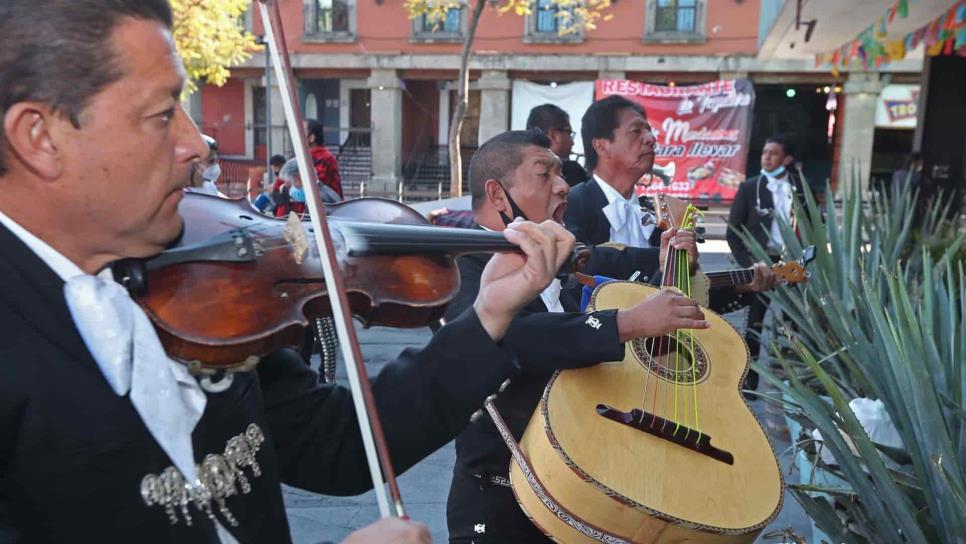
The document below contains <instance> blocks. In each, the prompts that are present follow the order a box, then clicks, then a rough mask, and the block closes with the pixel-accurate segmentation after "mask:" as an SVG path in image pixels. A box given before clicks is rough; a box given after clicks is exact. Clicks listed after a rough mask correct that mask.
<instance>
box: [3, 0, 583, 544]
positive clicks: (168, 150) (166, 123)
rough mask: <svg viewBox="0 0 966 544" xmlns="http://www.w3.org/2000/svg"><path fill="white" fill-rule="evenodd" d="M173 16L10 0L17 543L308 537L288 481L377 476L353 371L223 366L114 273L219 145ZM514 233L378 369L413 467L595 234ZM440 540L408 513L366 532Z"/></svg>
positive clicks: (10, 276)
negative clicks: (174, 330) (429, 337)
mask: <svg viewBox="0 0 966 544" xmlns="http://www.w3.org/2000/svg"><path fill="white" fill-rule="evenodd" d="M171 25H172V15H171V9H170V7H169V5H168V3H167V1H166V0H83V1H80V0H78V1H71V2H63V1H57V0H6V1H4V2H2V3H0V36H3V47H0V118H2V121H3V123H2V132H0V187H2V190H0V285H2V287H0V300H2V303H0V323H3V325H4V328H3V337H2V342H0V361H2V364H3V368H2V370H0V373H2V377H0V541H2V542H18V541H22V542H178V543H184V542H207V543H214V542H221V543H232V542H286V541H289V539H290V537H289V531H288V523H287V520H286V517H285V511H284V508H283V504H282V494H281V489H280V482H286V483H288V484H291V485H294V486H297V487H301V488H305V489H310V490H314V491H318V492H325V493H330V494H354V493H359V492H362V491H364V490H365V489H367V488H368V487H369V486H370V485H371V481H370V480H369V479H368V471H367V470H366V465H365V460H364V457H363V455H362V453H361V451H362V444H361V435H360V434H359V431H358V430H357V427H356V424H355V414H354V412H353V408H352V404H351V402H350V395H349V394H348V392H347V391H346V390H344V389H342V388H339V387H335V386H326V385H320V384H319V380H318V375H317V374H316V373H315V372H313V371H312V370H310V369H309V368H308V367H307V366H306V365H305V364H304V363H303V362H302V361H301V360H300V359H299V358H298V357H297V356H296V355H295V353H294V352H292V351H291V350H284V351H281V352H278V353H274V354H272V355H269V356H268V357H265V358H264V359H263V360H262V361H261V363H260V364H259V365H258V367H257V372H247V373H239V374H237V375H235V376H234V379H233V380H232V381H231V382H230V385H229V386H228V387H227V388H225V389H222V388H211V387H206V386H204V385H203V384H202V383H199V381H198V380H197V379H196V378H195V377H194V376H193V375H191V374H190V373H189V372H188V370H187V369H186V368H185V366H184V365H182V364H181V363H180V362H176V361H173V360H171V359H169V358H168V356H167V354H166V353H165V352H164V350H163V348H162V345H161V343H160V341H159V338H158V335H157V333H156V332H155V329H154V328H153V326H152V325H151V323H150V322H149V320H148V317H147V316H146V315H145V313H144V312H143V311H142V310H141V308H140V306H138V305H137V304H136V303H135V302H134V301H133V300H132V299H131V298H130V296H129V295H128V292H127V291H126V290H125V289H124V288H123V287H121V286H120V285H119V284H118V283H116V282H115V281H114V279H113V277H112V270H111V263H112V262H114V261H116V260H118V259H121V258H144V257H149V256H152V255H154V254H156V253H158V252H160V251H161V250H162V249H163V248H164V247H165V246H166V245H167V244H168V243H169V242H170V241H171V240H172V239H174V238H175V237H177V236H178V234H179V232H180V231H181V229H182V226H183V223H182V219H181V217H180V216H179V214H178V204H179V202H180V201H181V199H182V198H184V196H183V189H184V188H185V187H186V186H187V185H188V184H189V181H190V174H191V172H192V170H193V169H194V167H195V165H196V163H197V162H199V161H200V160H201V158H202V157H204V156H205V155H207V153H208V146H207V145H206V144H205V142H204V141H203V140H202V138H201V135H200V134H199V132H198V130H197V127H195V125H194V123H193V122H192V121H191V119H190V118H189V117H188V116H187V114H186V113H185V111H184V110H183V109H182V107H181V105H180V102H179V98H180V94H181V89H182V86H183V84H184V77H185V72H184V68H183V66H182V63H181V60H180V58H179V57H178V54H177V53H176V51H175V48H174V44H173V41H172V35H171ZM505 237H506V239H507V240H509V241H510V242H512V243H514V244H517V245H519V246H520V248H521V249H522V251H523V255H522V256H521V255H510V254H501V255H499V256H497V257H495V258H494V259H493V260H492V261H491V262H490V265H489V266H488V267H487V269H486V275H485V278H484V279H483V281H482V282H481V286H480V291H479V295H478V296H477V297H476V298H475V300H474V302H473V304H472V306H473V307H472V309H467V311H466V312H464V313H463V314H461V315H460V316H459V317H458V318H456V319H454V320H452V322H451V323H450V324H449V325H448V326H447V327H445V328H444V329H442V330H441V331H440V333H439V334H438V335H437V336H436V337H435V338H434V339H433V341H432V342H431V343H430V344H429V345H428V346H427V347H426V348H425V349H423V350H420V351H407V352H405V353H403V354H402V355H400V357H399V359H398V360H396V361H395V362H394V363H391V364H390V365H388V366H387V367H386V368H385V369H384V370H383V372H382V373H381V374H380V376H379V378H378V379H377V380H375V382H374V384H373V389H374V391H375V398H376V404H377V405H378V407H379V409H380V410H379V411H380V414H381V417H382V421H383V425H384V427H385V429H386V431H387V432H386V434H387V438H388V443H389V449H390V451H391V452H392V454H393V460H394V461H395V463H396V465H397V466H398V467H400V468H402V469H405V468H406V467H408V466H411V465H413V464H414V463H416V462H417V461H419V460H420V459H421V458H423V457H425V456H426V455H428V454H429V453H430V452H432V451H433V450H435V449H436V448H438V447H439V446H441V445H443V444H445V443H446V442H448V441H449V440H450V439H451V438H452V437H453V436H454V435H455V434H456V433H457V432H458V431H459V430H460V429H462V428H463V426H464V425H465V424H466V422H467V420H468V417H469V415H470V414H471V413H472V412H473V411H474V410H475V409H477V408H478V407H479V406H480V403H481V400H482V399H483V398H484V397H485V396H486V395H488V394H490V393H492V392H493V391H494V390H495V389H496V388H497V387H498V385H499V384H500V383H502V382H503V381H504V380H505V379H507V378H508V377H511V376H514V375H515V374H517V373H518V372H519V371H520V370H521V369H520V367H519V365H518V363H517V360H516V358H515V357H514V355H513V354H512V353H511V352H510V351H509V350H507V349H506V348H505V346H503V345H501V344H500V341H501V339H502V338H503V336H504V334H505V331H506V328H507V326H508V324H509V322H510V320H511V319H512V317H513V315H515V314H516V313H517V311H518V310H519V309H520V308H522V306H523V305H524V304H525V303H526V302H527V301H529V300H530V299H532V298H533V297H535V296H537V294H538V293H539V292H540V291H541V290H542V289H543V288H544V287H545V286H546V285H547V283H548V282H549V280H550V278H552V276H553V274H554V273H555V271H556V270H557V267H558V266H559V264H560V263H561V262H562V261H563V259H564V257H565V256H566V255H568V254H569V251H570V246H571V245H572V244H573V237H572V236H571V235H569V234H568V233H566V232H565V231H563V230H562V229H561V228H560V227H559V226H558V225H555V224H552V223H550V224H545V225H537V224H534V223H515V224H513V225H510V226H509V227H508V229H507V230H506V234H505ZM223 311H225V312H230V311H231V309H230V308H225V309H224V310H223ZM428 540H429V537H428V533H427V531H426V529H425V527H423V526H421V525H419V524H417V523H413V522H408V521H402V520H395V519H394V520H384V521H381V522H378V523H375V524H374V525H372V526H370V527H367V528H365V529H362V530H360V531H359V532H357V533H354V534H353V535H351V536H350V537H349V539H348V540H347V541H346V542H352V543H360V542H372V543H386V542H400V543H411V542H428Z"/></svg>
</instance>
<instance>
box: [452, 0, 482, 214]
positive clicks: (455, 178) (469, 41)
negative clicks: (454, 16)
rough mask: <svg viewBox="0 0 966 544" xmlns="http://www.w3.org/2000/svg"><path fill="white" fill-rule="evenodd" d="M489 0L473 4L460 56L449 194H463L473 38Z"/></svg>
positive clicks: (477, 0)
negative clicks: (463, 145) (462, 139)
mask: <svg viewBox="0 0 966 544" xmlns="http://www.w3.org/2000/svg"><path fill="white" fill-rule="evenodd" d="M486 2H487V0H476V5H474V6H473V13H472V15H471V16H470V28H469V29H468V30H467V32H466V38H465V39H464V41H463V55H462V57H461V58H460V79H459V90H458V91H457V98H456V109H455V110H453V121H452V123H450V125H449V179H450V185H449V196H451V197H458V196H463V159H462V157H461V155H460V131H461V130H462V129H463V116H464V115H466V108H467V106H468V105H469V101H470V95H469V86H470V51H471V49H472V47H473V38H474V37H475V36H476V27H477V25H478V24H479V22H480V16H481V15H482V14H483V8H485V7H486Z"/></svg>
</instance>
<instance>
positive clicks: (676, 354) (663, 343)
mask: <svg viewBox="0 0 966 544" xmlns="http://www.w3.org/2000/svg"><path fill="white" fill-rule="evenodd" d="M631 345H632V346H633V349H634V356H635V357H636V358H637V361H638V362H639V363H640V364H641V365H642V366H643V367H644V368H646V369H648V370H650V371H651V372H652V373H654V374H655V375H657V376H658V377H659V378H661V379H662V380H666V381H669V382H672V383H676V384H682V385H684V384H692V383H699V382H702V381H704V379H705V378H707V377H708V354H707V352H705V351H704V348H703V347H701V344H699V343H698V342H697V340H693V339H692V338H691V336H690V335H687V334H682V335H680V338H675V337H674V336H669V335H665V336H662V337H658V338H637V339H635V340H633V341H632V342H631Z"/></svg>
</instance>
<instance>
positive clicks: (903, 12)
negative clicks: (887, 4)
mask: <svg viewBox="0 0 966 544" xmlns="http://www.w3.org/2000/svg"><path fill="white" fill-rule="evenodd" d="M896 13H898V14H899V18H900V19H905V18H906V17H908V16H909V2H907V1H906V0H899V2H897V3H896Z"/></svg>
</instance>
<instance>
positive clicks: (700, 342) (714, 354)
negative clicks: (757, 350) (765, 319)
mask: <svg viewBox="0 0 966 544" xmlns="http://www.w3.org/2000/svg"><path fill="white" fill-rule="evenodd" d="M654 291H655V289H654V288H653V287H649V286H646V285H643V284H640V283H634V282H610V283H606V284H604V285H601V286H600V287H599V288H598V289H597V290H596V291H595V293H594V298H593V299H592V301H591V306H593V309H595V310H601V309H607V308H629V307H631V306H633V305H634V304H636V303H637V302H639V301H640V300H643V299H644V298H646V297H647V296H648V295H649V294H651V293H653V292H654ZM702 310H703V312H704V314H705V316H706V318H707V320H708V321H709V322H710V323H711V328H709V329H704V330H694V331H693V344H692V341H691V339H690V338H691V335H690V333H686V334H685V335H684V341H683V342H682V345H674V344H673V342H672V340H671V337H665V341H666V342H667V344H668V346H669V347H670V349H665V352H666V353H664V354H663V355H662V354H661V353H660V351H661V350H660V349H658V350H657V351H658V353H656V354H655V355H654V356H651V355H649V352H653V351H655V350H654V347H653V346H652V347H651V348H648V346H649V345H650V344H649V343H650V342H651V340H644V339H639V340H635V341H632V342H629V343H628V344H627V346H626V353H625V358H624V360H623V361H622V362H614V363H603V364H599V365H597V366H594V367H590V368H584V369H578V370H564V371H560V372H558V373H557V374H556V375H554V377H553V378H552V379H551V380H550V383H549V384H548V385H547V388H546V390H545V391H544V396H543V399H542V400H541V402H540V405H539V406H538V407H537V409H536V411H535V412H534V415H533V417H532V418H531V420H530V424H529V426H528V427H527V430H526V432H525V434H524V436H523V439H522V440H521V442H520V449H521V450H522V453H523V455H524V457H525V458H526V460H528V461H529V467H528V468H529V469H530V470H527V471H524V470H522V469H521V468H520V466H518V464H517V463H516V462H514V461H511V463H510V480H511V482H512V486H513V490H514V493H515V494H516V496H517V500H518V501H519V503H520V505H521V507H522V508H523V510H524V511H525V512H526V513H527V515H528V516H529V517H530V519H531V520H532V521H533V522H534V523H535V524H536V525H537V526H538V527H539V528H540V529H542V530H543V531H544V532H545V533H546V534H547V535H549V536H550V537H551V538H553V539H554V540H555V541H557V542H561V543H567V544H582V543H594V542H609V543H621V542H633V543H722V544H730V543H746V542H747V543H750V542H752V541H754V540H755V538H756V536H757V535H758V533H759V532H761V530H762V528H764V526H765V525H766V524H768V522H770V521H771V520H772V519H773V518H774V517H775V516H776V515H777V514H778V511H779V510H780V508H781V504H782V496H783V482H782V476H781V471H780V468H779V466H778V461H777V459H776V457H775V452H774V450H773V449H772V446H771V444H770V443H769V442H768V439H767V438H766V436H765V432H764V430H763V429H762V427H761V425H760V423H759V422H758V420H757V419H756V418H755V416H754V415H753V414H752V412H751V410H750V408H749V407H748V405H747V404H746V403H745V402H744V399H743V397H742V396H741V394H740V391H739V387H740V384H741V382H742V380H743V378H744V375H745V372H746V370H747V364H748V349H747V347H746V346H745V343H744V341H743V339H742V338H741V336H740V335H739V334H738V332H737V331H735V330H734V328H732V327H731V325H730V324H729V323H728V322H727V321H725V320H724V318H722V317H721V316H719V315H717V314H715V313H714V312H711V311H710V310H708V309H705V308H702ZM692 345H693V346H694V347H693V348H692V347H691V346H692ZM662 347H663V346H662ZM687 351H691V352H693V353H695V361H696V363H695V364H693V365H692V364H691V362H690V360H688V361H685V360H684V357H683V356H681V355H680V353H682V352H687ZM676 354H678V355H676ZM675 384H676V385H675ZM645 386H646V394H645ZM695 395H696V399H697V402H696V403H695ZM604 405H606V406H607V407H608V408H609V409H610V410H609V411H608V410H607V409H606V408H604V407H603V406H604ZM695 405H697V418H695ZM634 409H637V410H638V412H632V410H634ZM641 410H643V411H641ZM621 413H626V416H625V420H624V421H622V422H621V421H617V420H618V419H621ZM697 429H700V433H699V432H697ZM709 437H710V440H709V439H708V438H709Z"/></svg>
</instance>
